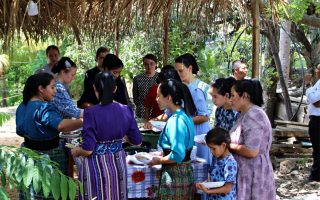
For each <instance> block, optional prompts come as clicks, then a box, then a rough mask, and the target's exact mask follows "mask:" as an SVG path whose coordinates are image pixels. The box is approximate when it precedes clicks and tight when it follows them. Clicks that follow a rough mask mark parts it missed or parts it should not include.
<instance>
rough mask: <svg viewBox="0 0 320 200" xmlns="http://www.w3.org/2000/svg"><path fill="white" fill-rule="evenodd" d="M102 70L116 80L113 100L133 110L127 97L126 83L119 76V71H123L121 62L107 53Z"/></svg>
mask: <svg viewBox="0 0 320 200" xmlns="http://www.w3.org/2000/svg"><path fill="white" fill-rule="evenodd" d="M102 70H103V71H105V72H110V73H111V74H112V75H113V76H114V77H115V79H116V85H117V90H116V92H115V93H114V96H113V98H114V100H115V101H117V102H118V103H121V104H123V105H128V106H130V107H131V108H133V105H132V103H131V101H130V98H129V95H128V90H127V85H126V82H125V80H124V78H123V77H122V76H121V71H122V70H123V62H122V60H120V59H119V58H118V57H117V56H116V55H114V54H111V53H109V54H107V55H106V56H105V57H104V59H103V63H102Z"/></svg>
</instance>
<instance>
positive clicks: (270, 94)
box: [264, 43, 279, 127]
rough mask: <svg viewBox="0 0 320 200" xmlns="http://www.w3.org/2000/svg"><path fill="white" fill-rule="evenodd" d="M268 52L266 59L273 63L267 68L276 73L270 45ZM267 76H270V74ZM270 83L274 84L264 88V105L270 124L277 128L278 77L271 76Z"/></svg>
mask: <svg viewBox="0 0 320 200" xmlns="http://www.w3.org/2000/svg"><path fill="white" fill-rule="evenodd" d="M265 49H268V51H266V52H265V58H266V60H271V63H270V64H269V65H268V66H265V68H266V69H268V68H271V69H273V71H276V70H277V69H276V66H275V63H274V60H273V59H272V53H271V51H270V47H269V44H268V43H267V44H266V48H265ZM267 76H270V75H269V74H268V75H267ZM269 81H271V82H272V83H271V84H269V85H268V86H267V87H264V96H265V97H264V99H266V102H265V104H264V109H265V111H266V114H267V116H268V118H269V120H270V123H271V125H272V127H275V123H274V113H275V105H276V102H277V97H276V90H277V83H278V81H279V79H278V77H277V76H271V77H269Z"/></svg>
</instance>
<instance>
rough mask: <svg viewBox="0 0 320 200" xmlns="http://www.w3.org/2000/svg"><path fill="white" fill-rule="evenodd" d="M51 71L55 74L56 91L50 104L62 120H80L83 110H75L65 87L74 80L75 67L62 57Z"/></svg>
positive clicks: (75, 107) (71, 62) (69, 60)
mask: <svg viewBox="0 0 320 200" xmlns="http://www.w3.org/2000/svg"><path fill="white" fill-rule="evenodd" d="M51 71H52V73H54V74H56V77H55V79H56V89H57V93H56V95H55V96H54V98H53V100H52V104H53V105H54V106H55V107H56V108H57V109H58V111H59V113H60V114H61V115H62V116H63V118H72V117H74V118H77V119H79V118H82V115H83V110H82V109H79V108H77V106H76V104H75V103H74V102H73V101H72V99H71V97H70V95H69V92H68V88H67V87H66V86H67V85H68V84H70V83H71V82H72V81H73V80H74V78H75V75H76V73H77V65H76V64H75V63H74V62H73V61H72V60H71V59H70V58H69V57H62V58H61V59H60V60H59V62H58V63H57V64H56V65H55V66H54V67H53V68H52V70H51Z"/></svg>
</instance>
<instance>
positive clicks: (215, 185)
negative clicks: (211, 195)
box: [201, 181, 226, 189]
mask: <svg viewBox="0 0 320 200" xmlns="http://www.w3.org/2000/svg"><path fill="white" fill-rule="evenodd" d="M225 183H226V182H224V181H218V182H203V183H201V184H202V185H204V187H206V188H208V189H210V188H218V187H222V186H223V185H224V184H225Z"/></svg>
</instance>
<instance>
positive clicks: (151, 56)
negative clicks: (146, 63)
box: [142, 53, 158, 63]
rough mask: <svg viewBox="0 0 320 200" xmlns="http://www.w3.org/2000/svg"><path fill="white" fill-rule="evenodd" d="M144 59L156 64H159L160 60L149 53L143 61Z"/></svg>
mask: <svg viewBox="0 0 320 200" xmlns="http://www.w3.org/2000/svg"><path fill="white" fill-rule="evenodd" d="M144 59H149V60H153V61H154V62H155V63H157V62H158V59H157V57H156V56H155V55H153V54H151V53H148V54H147V55H145V56H144V57H143V58H142V60H144Z"/></svg>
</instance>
